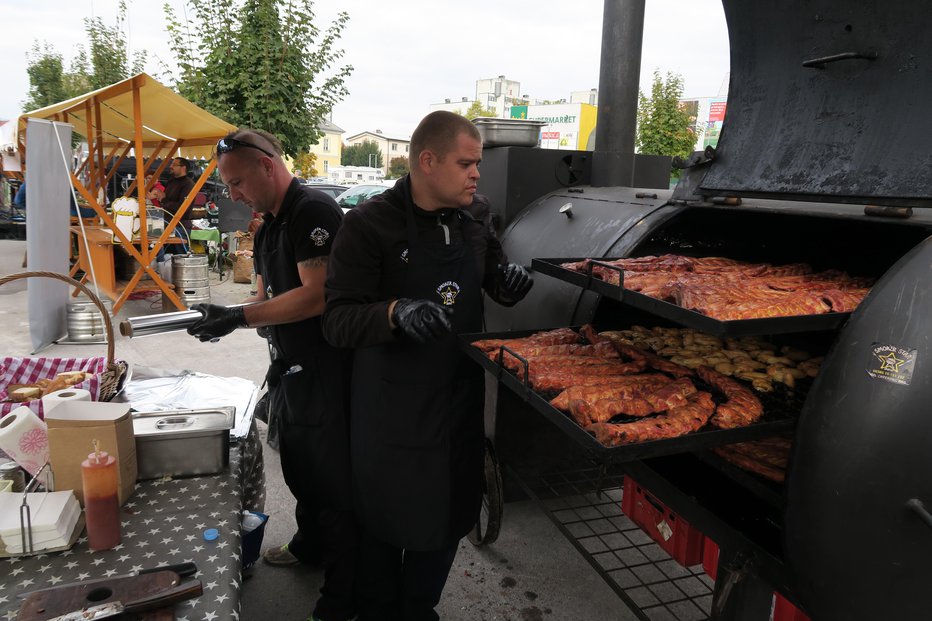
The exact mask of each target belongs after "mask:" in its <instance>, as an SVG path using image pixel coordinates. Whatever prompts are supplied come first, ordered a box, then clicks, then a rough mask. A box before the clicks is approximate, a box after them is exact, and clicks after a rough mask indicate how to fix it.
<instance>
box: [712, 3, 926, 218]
mask: <svg viewBox="0 0 932 621" xmlns="http://www.w3.org/2000/svg"><path fill="white" fill-rule="evenodd" d="M724 6H725V17H726V20H727V22H728V35H729V40H730V42H731V78H730V84H729V90H728V110H727V113H726V116H725V123H724V126H723V128H722V134H721V137H720V140H719V142H718V154H717V158H716V160H715V161H714V162H713V163H712V165H711V166H710V167H709V172H708V174H707V175H706V177H705V179H704V180H703V182H702V184H701V185H702V187H703V189H704V190H705V193H707V194H710V195H735V194H736V195H740V196H760V197H768V196H769V197H779V198H784V199H785V198H791V197H794V196H795V197H796V198H797V199H806V200H809V199H811V200H824V201H837V202H847V203H853V205H856V206H858V207H852V208H853V209H860V208H863V205H864V204H865V203H868V204H871V203H874V204H897V203H898V202H900V203H903V204H909V205H913V206H917V205H924V206H929V204H930V199H932V175H930V174H929V171H930V169H932V151H930V149H929V148H928V147H929V145H928V136H929V135H930V132H932V116H930V115H929V112H928V103H927V102H929V101H930V99H932V37H929V36H928V30H929V8H930V7H929V5H928V3H927V2H920V1H919V0H889V1H887V2H850V1H849V2H841V1H839V0H806V1H805V2H786V1H782V2H781V1H778V2H749V1H748V0H725V2H724ZM820 61H821V62H820Z"/></svg>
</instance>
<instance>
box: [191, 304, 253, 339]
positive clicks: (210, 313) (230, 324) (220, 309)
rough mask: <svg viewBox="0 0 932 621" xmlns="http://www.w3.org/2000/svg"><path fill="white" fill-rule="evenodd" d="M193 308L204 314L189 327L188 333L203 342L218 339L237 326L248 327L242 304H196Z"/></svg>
mask: <svg viewBox="0 0 932 621" xmlns="http://www.w3.org/2000/svg"><path fill="white" fill-rule="evenodd" d="M191 310H196V311H200V312H201V313H203V314H204V317H203V319H200V320H198V321H197V323H195V324H194V325H193V326H191V327H190V328H188V334H190V335H192V336H196V337H197V338H199V339H200V340H201V342H202V343H206V342H207V341H217V340H218V339H219V338H220V337H221V336H226V335H227V334H229V333H230V332H232V331H233V330H236V329H237V328H245V327H247V325H248V324H247V323H246V313H245V312H244V311H243V307H242V306H229V307H228V306H220V305H218V304H195V305H194V306H192V307H191Z"/></svg>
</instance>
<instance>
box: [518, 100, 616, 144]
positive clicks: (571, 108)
mask: <svg viewBox="0 0 932 621" xmlns="http://www.w3.org/2000/svg"><path fill="white" fill-rule="evenodd" d="M597 111H598V110H597V108H596V107H595V106H592V105H589V104H582V103H575V104H568V103H560V104H545V105H530V106H512V107H511V118H513V119H528V120H530V121H542V122H544V123H546V125H544V126H543V127H541V130H540V146H541V148H542V149H564V150H579V151H592V150H593V146H594V142H595V123H596V117H597Z"/></svg>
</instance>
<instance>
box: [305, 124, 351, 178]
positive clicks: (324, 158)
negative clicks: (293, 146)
mask: <svg viewBox="0 0 932 621" xmlns="http://www.w3.org/2000/svg"><path fill="white" fill-rule="evenodd" d="M317 129H319V130H320V131H321V132H323V135H322V136H321V137H320V140H318V141H317V144H312V145H311V147H310V149H309V151H310V152H311V153H313V154H314V155H316V156H317V164H316V166H317V176H319V177H327V176H329V173H330V169H331V168H333V167H334V166H339V165H340V158H341V157H342V156H343V130H342V129H341V128H340V127H339V126H337V125H334V124H333V122H332V121H329V120H328V121H323V122H322V123H321V124H320V125H318V126H317Z"/></svg>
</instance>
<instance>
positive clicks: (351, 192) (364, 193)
mask: <svg viewBox="0 0 932 621" xmlns="http://www.w3.org/2000/svg"><path fill="white" fill-rule="evenodd" d="M389 187H390V186H388V185H377V184H374V183H364V184H361V185H354V186H353V187H351V188H350V189H348V190H347V191H345V192H343V193H342V194H340V195H339V196H337V199H336V200H337V204H338V205H339V206H340V207H342V208H343V211H344V213H345V212H347V211H349V210H350V209H352V208H353V207H355V206H356V205H358V204H360V203H362V202H363V201H365V200H366V199H368V198H372V197H373V196H377V195H379V194H381V193H382V192H384V191H385V190H387V189H388V188H389Z"/></svg>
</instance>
